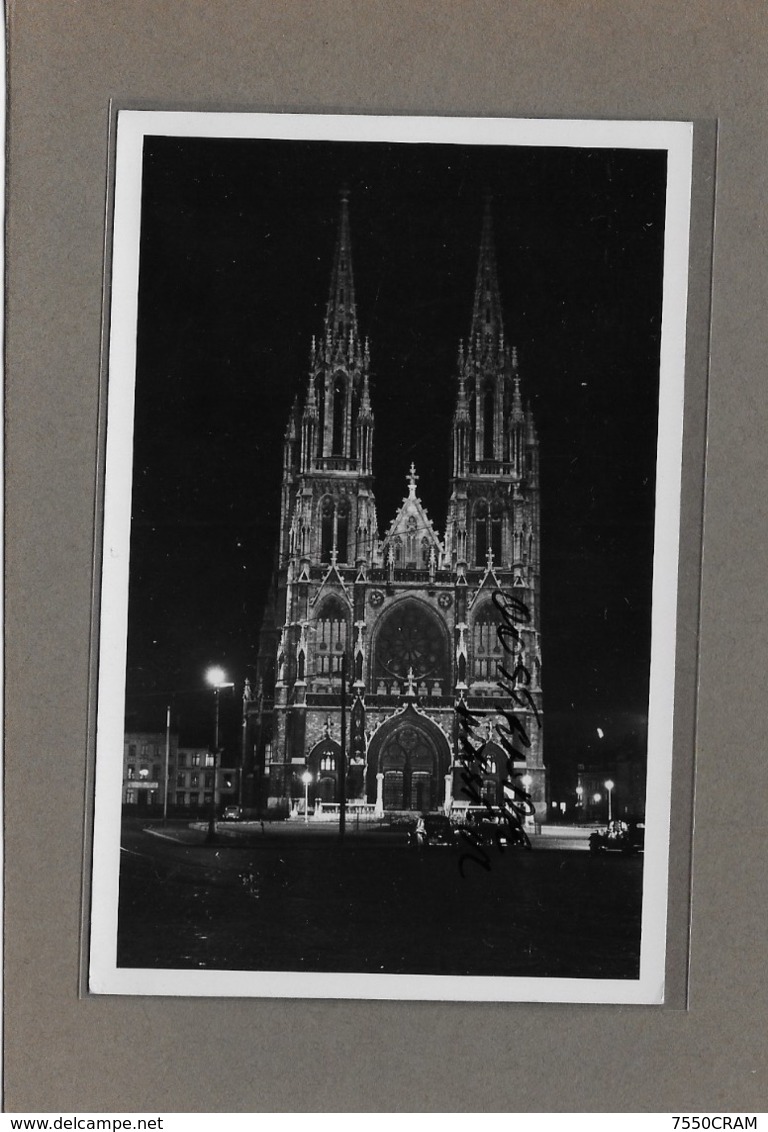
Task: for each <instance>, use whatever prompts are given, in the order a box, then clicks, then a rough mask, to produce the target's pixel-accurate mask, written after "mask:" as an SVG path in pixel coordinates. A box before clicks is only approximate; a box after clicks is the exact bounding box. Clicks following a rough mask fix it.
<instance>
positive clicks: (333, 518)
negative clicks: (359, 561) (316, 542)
mask: <svg viewBox="0 0 768 1132" xmlns="http://www.w3.org/2000/svg"><path fill="white" fill-rule="evenodd" d="M349 519H350V504H349V500H348V499H339V500H335V499H334V498H333V497H332V496H330V495H326V496H325V497H324V499H323V501H322V503H321V504H320V561H321V562H330V561H331V551H332V550H333V548H334V546H335V547H336V558H337V561H338V562H342V563H343V562H348V561H349V525H350V524H349Z"/></svg>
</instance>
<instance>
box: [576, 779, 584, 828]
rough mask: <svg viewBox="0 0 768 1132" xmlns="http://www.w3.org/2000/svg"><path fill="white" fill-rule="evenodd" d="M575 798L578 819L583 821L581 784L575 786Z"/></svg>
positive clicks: (582, 790)
mask: <svg viewBox="0 0 768 1132" xmlns="http://www.w3.org/2000/svg"><path fill="white" fill-rule="evenodd" d="M576 798H577V802H576V806H577V808H578V811H579V820H580V821H583V820H584V810H583V808H582V807H583V805H584V787H583V786H577V787H576Z"/></svg>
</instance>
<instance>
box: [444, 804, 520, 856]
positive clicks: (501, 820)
mask: <svg viewBox="0 0 768 1132" xmlns="http://www.w3.org/2000/svg"><path fill="white" fill-rule="evenodd" d="M462 828H463V829H466V830H467V833H468V836H467V838H466V840H467V841H472V842H473V843H474V844H475V845H497V846H499V847H500V848H502V849H506V848H511V847H519V848H523V849H530V848H531V843H530V841H529V840H528V837H527V835H526V833H525V831H524V830H523V829H522V827H521V826H518V825H515V824H514V822H513V821H510V819H509V817H508V816H507V814H505V813H504V812H503V811H502V810H497V809H489V808H488V807H487V806H469V807H468V808H467V810H466V812H465V814H464V821H463V823H462V825H461V826H460V827H459V829H460V830H461V829H462Z"/></svg>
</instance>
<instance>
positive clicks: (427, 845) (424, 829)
mask: <svg viewBox="0 0 768 1132" xmlns="http://www.w3.org/2000/svg"><path fill="white" fill-rule="evenodd" d="M410 843H411V845H412V846H413V847H414V848H415V849H431V848H444V849H445V848H453V847H454V846H455V845H456V827H455V826H454V825H452V824H451V822H450V820H449V819H448V818H447V817H446V816H445V814H422V815H421V817H420V818H419V820H418V821H417V822H416V825H415V826H414V828H413V829H412V830H411V835H410Z"/></svg>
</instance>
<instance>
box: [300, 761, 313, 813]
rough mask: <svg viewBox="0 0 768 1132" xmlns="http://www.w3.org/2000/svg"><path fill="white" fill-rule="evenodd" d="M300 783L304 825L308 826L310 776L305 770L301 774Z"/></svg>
mask: <svg viewBox="0 0 768 1132" xmlns="http://www.w3.org/2000/svg"><path fill="white" fill-rule="evenodd" d="M301 781H302V782H303V783H304V825H309V784H310V782H311V781H312V775H311V774H310V773H309V771H308V770H305V771H304V773H303V774H302V776H301Z"/></svg>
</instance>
